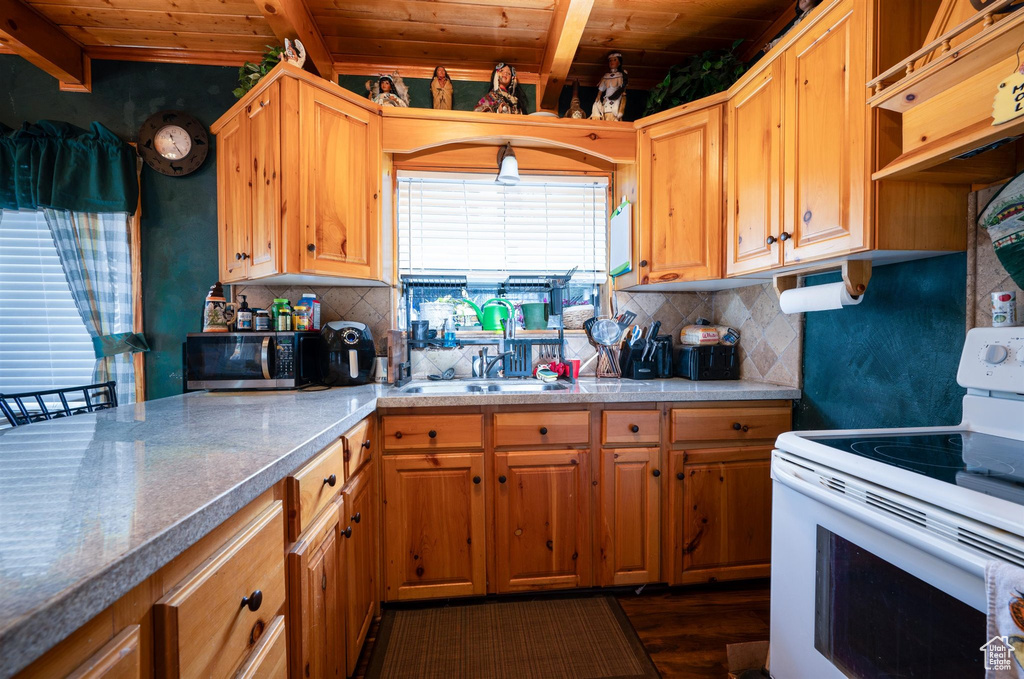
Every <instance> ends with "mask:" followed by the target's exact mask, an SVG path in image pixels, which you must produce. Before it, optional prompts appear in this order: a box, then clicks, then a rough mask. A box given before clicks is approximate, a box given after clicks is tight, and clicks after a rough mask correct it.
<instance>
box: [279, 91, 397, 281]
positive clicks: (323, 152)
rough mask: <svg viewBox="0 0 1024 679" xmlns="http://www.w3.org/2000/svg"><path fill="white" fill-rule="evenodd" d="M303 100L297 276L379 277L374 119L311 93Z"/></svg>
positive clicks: (378, 174) (378, 178)
mask: <svg viewBox="0 0 1024 679" xmlns="http://www.w3.org/2000/svg"><path fill="white" fill-rule="evenodd" d="M301 99H302V103H301V106H300V113H299V126H300V129H301V133H300V134H301V135H302V148H303V150H304V152H305V153H304V156H303V161H302V164H301V170H300V172H301V179H300V184H301V186H302V189H303V198H302V200H303V209H302V213H303V220H302V221H303V224H302V228H303V230H304V232H305V242H304V243H303V244H302V246H301V247H300V248H299V251H300V252H301V253H302V271H303V273H314V274H333V275H337V276H350V277H355V278H374V277H377V276H379V272H378V270H377V269H378V264H379V261H380V258H379V256H377V251H378V249H379V247H380V244H379V241H380V237H379V231H380V227H379V224H378V205H379V203H380V200H379V198H380V184H381V153H380V144H381V142H380V116H379V115H377V114H376V113H374V112H372V111H370V110H367V109H366V108H364V107H362V106H357V105H355V104H352V103H350V102H348V101H346V100H345V99H341V98H339V97H337V96H334V95H332V94H330V93H328V92H325V91H324V90H320V89H317V88H313V87H305V88H302V90H301ZM389 226H390V225H389Z"/></svg>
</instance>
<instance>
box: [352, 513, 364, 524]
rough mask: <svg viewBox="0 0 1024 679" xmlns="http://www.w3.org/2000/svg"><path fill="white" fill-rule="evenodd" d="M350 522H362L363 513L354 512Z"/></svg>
mask: <svg viewBox="0 0 1024 679" xmlns="http://www.w3.org/2000/svg"><path fill="white" fill-rule="evenodd" d="M352 520H353V521H355V522H356V523H359V522H360V521H362V520H363V513H362V512H356V513H355V514H353V515H352Z"/></svg>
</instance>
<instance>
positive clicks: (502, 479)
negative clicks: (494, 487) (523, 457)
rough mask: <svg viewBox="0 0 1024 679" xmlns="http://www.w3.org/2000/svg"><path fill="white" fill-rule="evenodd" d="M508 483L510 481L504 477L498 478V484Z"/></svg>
mask: <svg viewBox="0 0 1024 679" xmlns="http://www.w3.org/2000/svg"><path fill="white" fill-rule="evenodd" d="M506 481H508V479H506V478H505V477H504V476H499V477H498V483H505V482H506Z"/></svg>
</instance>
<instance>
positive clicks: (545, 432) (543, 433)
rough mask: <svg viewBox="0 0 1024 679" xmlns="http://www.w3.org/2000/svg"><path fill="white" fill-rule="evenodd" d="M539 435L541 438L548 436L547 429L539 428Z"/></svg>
mask: <svg viewBox="0 0 1024 679" xmlns="http://www.w3.org/2000/svg"><path fill="white" fill-rule="evenodd" d="M540 435H541V436H547V435H548V428H547V427H541V428H540Z"/></svg>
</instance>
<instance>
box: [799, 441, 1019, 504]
mask: <svg viewBox="0 0 1024 679" xmlns="http://www.w3.org/2000/svg"><path fill="white" fill-rule="evenodd" d="M806 439H807V440H808V441H815V442H817V443H820V444H822V445H825V446H828V447H830V448H836V449H838V450H842V451H843V452H846V453H851V454H853V455H858V456H860V457H864V458H867V459H869V460H875V461H877V462H881V463H883V464H888V465H892V466H894V467H898V468H900V469H906V470H909V471H912V472H914V473H916V474H922V475H924V476H927V477H929V478H932V479H935V480H937V481H943V482H945V483H952V484H954V485H958V486H963V487H964V488H969V489H971V490H975V491H978V492H980V493H984V494H986V495H991V496H993V497H998V498H1002V499H1003V500H1009V501H1010V502H1014V503H1017V504H1019V505H1024V441H1017V440H1014V439H1008V438H1003V437H1000V436H992V435H989V434H979V433H976V432H967V431H949V432H939V433H929V434H891V435H888V434H874V435H870V436H808V437H806Z"/></svg>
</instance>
